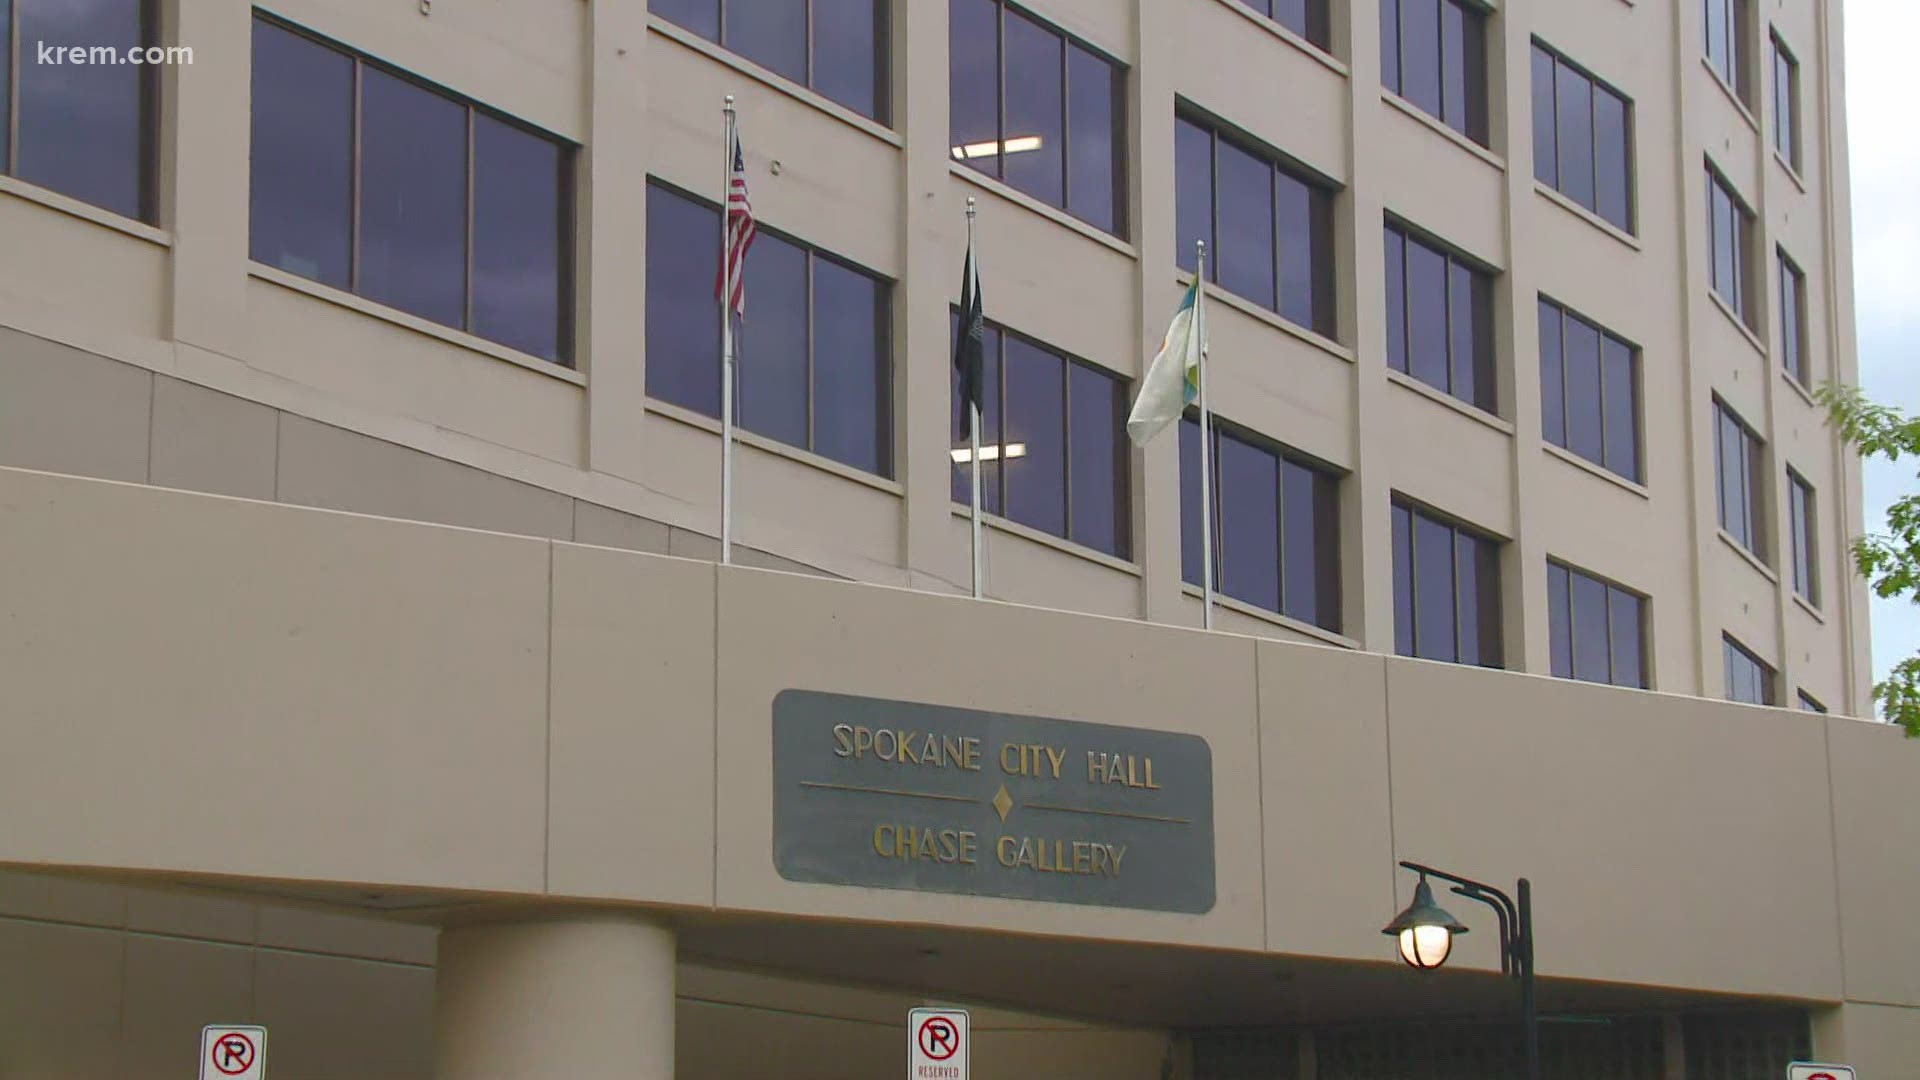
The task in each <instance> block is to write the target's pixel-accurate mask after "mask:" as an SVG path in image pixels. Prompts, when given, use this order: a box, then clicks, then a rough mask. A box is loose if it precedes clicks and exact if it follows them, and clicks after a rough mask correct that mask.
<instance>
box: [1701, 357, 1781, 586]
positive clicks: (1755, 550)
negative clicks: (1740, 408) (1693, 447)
mask: <svg viewBox="0 0 1920 1080" xmlns="http://www.w3.org/2000/svg"><path fill="white" fill-rule="evenodd" d="M1713 409H1714V428H1713V445H1714V451H1713V464H1714V476H1715V486H1714V490H1715V493H1716V496H1717V498H1716V506H1717V508H1718V520H1719V526H1720V531H1722V532H1724V533H1726V534H1727V535H1728V536H1729V537H1731V538H1732V539H1733V540H1734V542H1735V543H1737V544H1739V545H1740V547H1741V549H1742V550H1744V551H1746V552H1747V553H1748V554H1750V555H1752V556H1753V557H1754V558H1755V559H1758V560H1759V561H1760V562H1761V563H1762V564H1768V558H1769V555H1770V553H1771V550H1772V546H1771V545H1770V544H1769V543H1768V542H1767V540H1768V537H1767V530H1766V522H1767V521H1768V517H1767V514H1768V508H1769V505H1770V504H1771V502H1772V500H1771V499H1770V498H1769V497H1768V494H1769V493H1768V490H1767V489H1768V487H1769V485H1768V484H1767V482H1766V478H1767V476H1768V473H1767V465H1766V453H1767V443H1766V440H1765V439H1762V438H1761V437H1760V433H1759V432H1757V431H1755V430H1754V429H1753V426H1752V425H1751V424H1748V423H1747V421H1746V419H1745V418H1744V417H1742V416H1741V415H1740V414H1739V413H1738V412H1737V411H1735V410H1734V408H1733V406H1731V405H1729V404H1727V402H1726V399H1725V398H1722V397H1721V396H1720V395H1718V394H1715V395H1714V396H1713ZM1728 424H1732V425H1733V426H1734V427H1736V428H1738V429H1739V432H1740V446H1741V452H1740V461H1739V463H1738V470H1739V472H1740V478H1741V481H1742V484H1741V486H1742V487H1743V488H1744V489H1745V494H1744V500H1745V501H1744V507H1745V510H1746V520H1745V521H1744V522H1741V523H1740V524H1741V529H1740V530H1739V531H1735V530H1734V528H1733V527H1732V526H1731V525H1729V524H1728V522H1727V462H1726V460H1725V454H1726V436H1725V434H1724V429H1725V426H1726V425H1728Z"/></svg>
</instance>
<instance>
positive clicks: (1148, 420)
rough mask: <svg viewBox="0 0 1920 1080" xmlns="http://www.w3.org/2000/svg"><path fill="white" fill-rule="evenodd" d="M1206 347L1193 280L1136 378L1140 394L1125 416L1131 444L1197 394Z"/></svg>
mask: <svg viewBox="0 0 1920 1080" xmlns="http://www.w3.org/2000/svg"><path fill="white" fill-rule="evenodd" d="M1206 347H1207V327H1206V315H1205V313H1204V310H1203V304H1202V301H1201V296H1200V282H1199V280H1198V279H1196V280H1195V281H1194V283H1193V287H1192V288H1190V289H1188V290H1187V295H1186V297H1185V299H1183V300H1181V301H1180V308H1179V310H1178V311H1175V312H1174V313H1173V322H1172V323H1171V324H1169V325H1168V326H1167V338H1166V340H1165V341H1164V342H1162V343H1161V345H1160V352H1159V354H1158V355H1156V356H1155V357H1154V358H1153V363H1152V364H1149V365H1148V366H1147V377H1146V378H1144V379H1142V380H1140V396H1139V397H1137V398H1135V399H1133V412H1131V413H1130V414H1128V416H1127V437H1128V438H1130V439H1132V440H1133V444H1134V445H1135V446H1145V445H1147V442H1148V440H1150V439H1152V438H1153V437H1154V436H1155V435H1158V434H1159V433H1160V430H1161V429H1162V428H1164V427H1166V426H1167V425H1168V424H1171V423H1173V422H1174V421H1175V420H1178V419H1180V415H1181V414H1182V413H1184V412H1186V410H1187V406H1189V405H1191V404H1193V403H1194V401H1195V400H1196V399H1198V398H1199V396H1200V354H1201V352H1202V351H1204V350H1205V349H1206Z"/></svg>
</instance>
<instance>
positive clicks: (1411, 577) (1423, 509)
mask: <svg viewBox="0 0 1920 1080" xmlns="http://www.w3.org/2000/svg"><path fill="white" fill-rule="evenodd" d="M1390 507H1391V509H1390V510H1389V513H1388V520H1389V523H1390V525H1389V528H1390V531H1391V530H1392V528H1393V527H1392V525H1391V522H1392V513H1393V512H1394V511H1404V512H1405V513H1406V514H1407V515H1408V534H1409V540H1410V543H1409V546H1408V551H1407V564H1408V565H1407V582H1408V585H1409V587H1410V589H1411V591H1410V592H1409V593H1408V596H1407V602H1406V607H1407V612H1408V616H1409V618H1410V620H1411V625H1409V626H1408V627H1407V628H1406V633H1407V638H1408V641H1409V643H1410V644H1409V647H1410V648H1411V649H1412V650H1413V651H1411V652H1405V653H1403V652H1400V651H1399V637H1400V631H1399V627H1398V625H1397V623H1396V626H1395V633H1394V652H1395V654H1396V655H1399V656H1405V657H1410V658H1413V659H1420V660H1434V661H1436V662H1439V663H1451V664H1461V665H1463V666H1467V667H1482V668H1487V669H1489V670H1495V671H1504V670H1507V640H1506V638H1507V617H1506V598H1507V583H1506V580H1505V579H1506V562H1507V558H1506V551H1505V549H1506V547H1507V545H1508V541H1506V540H1503V539H1501V538H1500V537H1497V536H1495V535H1494V534H1492V533H1490V532H1487V531H1486V530H1485V529H1481V528H1479V527H1477V526H1474V525H1470V524H1468V523H1466V522H1465V521H1462V520H1461V519H1459V518H1457V517H1454V516H1453V515H1451V514H1448V513H1445V512H1443V511H1440V510H1436V509H1434V508H1433V507H1432V506H1431V505H1429V504H1427V503H1423V502H1420V501H1419V500H1417V499H1413V498H1409V497H1408V496H1406V495H1403V494H1401V493H1400V492H1397V491H1396V492H1394V493H1393V494H1392V497H1391V500H1390ZM1421 519H1425V520H1427V521H1429V522H1431V523H1433V524H1435V525H1438V526H1440V527H1441V528H1444V529H1446V530H1447V533H1448V549H1449V551H1450V552H1451V558H1450V559H1449V561H1448V567H1449V576H1450V577H1451V579H1452V585H1453V588H1452V592H1453V620H1452V621H1453V644H1454V659H1452V660H1444V659H1441V658H1439V657H1432V656H1426V655H1424V654H1422V653H1421V652H1420V591H1421V590H1420V570H1419V565H1420V556H1419V553H1418V552H1417V551H1415V550H1414V548H1417V547H1418V532H1419V530H1418V524H1419V522H1420V521H1421ZM1462 538H1465V539H1467V540H1471V541H1473V542H1475V543H1476V544H1484V545H1487V547H1488V548H1489V549H1490V552H1491V554H1492V556H1493V565H1494V570H1495V572H1494V573H1493V575H1492V576H1491V577H1487V576H1484V575H1480V574H1478V573H1476V574H1475V578H1474V581H1475V584H1477V585H1480V586H1481V587H1482V588H1483V589H1488V588H1490V590H1491V595H1490V596H1487V595H1482V596H1476V597H1475V598H1474V614H1475V615H1477V616H1479V618H1480V628H1481V629H1484V628H1485V627H1486V626H1487V625H1488V623H1487V621H1486V620H1487V619H1488V617H1489V612H1488V611H1486V610H1483V609H1482V601H1483V600H1488V599H1491V601H1492V604H1491V613H1490V614H1491V619H1492V622H1491V625H1492V626H1493V627H1494V628H1495V629H1497V630H1498V631H1499V634H1498V640H1497V641H1495V642H1494V645H1493V649H1492V652H1493V653H1494V659H1493V660H1492V661H1491V662H1489V661H1488V660H1487V659H1486V658H1485V656H1486V653H1487V651H1488V650H1487V648H1486V642H1485V640H1484V635H1482V634H1480V633H1479V632H1478V631H1477V630H1476V632H1475V640H1476V641H1477V642H1478V643H1479V645H1480V652H1481V654H1482V659H1480V660H1478V661H1475V662H1474V663H1472V664H1468V663H1467V662H1466V661H1463V660H1461V659H1459V645H1460V637H1461V625H1462V617H1463V610H1462V608H1463V605H1462V604H1461V591H1460V572H1459V560H1460V542H1461V540H1462ZM1391 541H1392V538H1391V537H1390V538H1389V543H1390V546H1393V547H1394V559H1395V564H1396V565H1395V567H1394V582H1395V585H1396V587H1397V585H1398V583H1399V580H1400V571H1399V566H1398V547H1397V545H1392V543H1391ZM1399 608H1400V603H1399V598H1398V597H1397V596H1396V597H1395V601H1394V609H1395V616H1396V619H1397V618H1398V612H1399Z"/></svg>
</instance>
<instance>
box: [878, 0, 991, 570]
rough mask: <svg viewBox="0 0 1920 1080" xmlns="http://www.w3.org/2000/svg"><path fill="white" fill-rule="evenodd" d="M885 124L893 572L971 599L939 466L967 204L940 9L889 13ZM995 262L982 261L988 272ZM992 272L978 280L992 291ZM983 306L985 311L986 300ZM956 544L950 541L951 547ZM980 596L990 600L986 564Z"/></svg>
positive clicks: (933, 0)
mask: <svg viewBox="0 0 1920 1080" xmlns="http://www.w3.org/2000/svg"><path fill="white" fill-rule="evenodd" d="M893 43H894V48H893V56H894V65H895V71H894V75H893V87H894V96H893V105H894V109H893V123H894V128H895V130H897V131H898V132H900V134H901V136H902V137H903V138H904V139H905V140H906V150H905V155H904V158H903V161H902V164H901V183H902V184H904V185H905V193H904V198H902V199H901V202H902V204H903V205H904V206H905V207H906V215H907V216H906V227H905V229H904V230H903V231H902V232H901V234H900V244H901V256H900V265H901V266H902V267H903V268H904V273H903V274H902V275H901V285H900V288H899V289H898V290H897V292H898V293H900V294H901V295H900V296H899V297H898V298H897V299H896V301H895V305H896V306H895V308H894V313H895V319H896V322H895V325H894V361H893V373H894V374H893V377H894V385H895V389H894V399H893V400H894V434H893V445H894V446H895V448H897V450H898V451H899V457H898V459H897V460H896V462H895V468H894V477H895V478H896V479H898V480H900V481H901V482H902V483H904V484H905V485H906V489H907V497H906V503H905V515H906V516H905V520H904V528H903V529H902V534H901V535H902V544H903V548H902V551H901V563H902V565H904V566H905V567H906V568H907V572H908V581H909V582H910V583H911V584H912V585H913V587H915V588H921V589H930V590H934V591H942V592H946V591H960V590H963V589H964V590H965V591H967V592H969V593H970V592H971V591H972V588H973V586H972V581H973V578H972V573H973V571H972V559H971V555H970V554H969V549H968V547H967V540H966V534H965V533H964V532H962V531H960V530H957V529H955V528H954V524H953V487H952V483H951V476H952V471H953V462H952V460H951V459H949V458H948V457H947V428H948V425H949V420H948V415H949V414H948V411H947V410H948V409H949V408H951V407H952V406H951V391H950V390H949V385H950V382H949V380H950V378H951V375H950V374H949V373H950V372H951V371H952V370H953V367H952V364H951V361H950V359H949V358H950V357H951V355H952V354H951V352H950V349H951V347H952V346H951V339H950V336H949V333H950V332H949V331H948V329H947V327H948V325H949V323H948V319H947V310H948V309H947V305H949V304H951V303H955V302H957V301H958V300H959V299H960V262H961V259H962V257H963V256H962V252H963V251H964V250H965V248H966V227H967V226H966V221H967V219H966V202H965V200H964V198H961V197H956V196H955V195H954V194H952V192H953V189H954V185H953V183H952V182H951V181H950V180H949V179H948V176H947V162H948V160H949V159H948V153H947V83H948V79H947V4H946V0H911V2H910V3H903V4H895V5H894V6H893ZM993 259H994V254H993V253H992V252H984V253H983V254H982V261H983V262H984V263H985V264H986V265H987V266H988V267H989V268H990V267H992V265H993ZM992 274H993V271H992V270H991V269H988V270H987V271H986V272H985V273H983V274H982V275H981V276H982V277H983V278H986V279H987V284H985V285H984V286H983V288H984V289H986V290H989V291H990V290H992V289H993V287H994V286H993V283H992ZM988 303H992V301H991V300H989V301H988ZM956 541H958V542H957V543H956ZM987 591H988V593H989V595H991V594H992V592H993V568H992V563H991V562H989V563H988V568H987Z"/></svg>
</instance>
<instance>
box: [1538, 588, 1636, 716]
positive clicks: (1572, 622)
mask: <svg viewBox="0 0 1920 1080" xmlns="http://www.w3.org/2000/svg"><path fill="white" fill-rule="evenodd" d="M1555 570H1559V571H1560V572H1562V573H1563V574H1565V575H1566V576H1567V596H1566V605H1567V607H1566V610H1567V656H1568V662H1569V668H1568V671H1567V673H1566V674H1565V675H1562V674H1561V673H1560V672H1559V671H1554V672H1553V675H1554V677H1555V678H1561V679H1568V680H1571V681H1574V682H1586V683H1592V684H1593V685H1595V686H1617V687H1621V688H1623V689H1627V690H1651V689H1653V668H1652V660H1653V648H1652V645H1651V642H1650V641H1649V640H1648V639H1649V638H1650V637H1651V636H1652V633H1651V631H1652V624H1653V598H1652V597H1649V596H1648V595H1647V594H1646V593H1643V592H1641V591H1640V590H1638V589H1633V588H1629V587H1628V586H1626V585H1622V584H1620V583H1619V582H1617V581H1614V580H1613V579H1612V578H1607V577H1602V576H1600V575H1599V574H1595V573H1592V572H1591V571H1588V570H1583V569H1581V568H1580V567H1577V566H1575V565H1573V564H1572V563H1570V562H1567V561H1566V560H1564V559H1557V558H1554V557H1553V556H1551V555H1549V556H1547V588H1548V590H1549V593H1548V596H1547V640H1548V649H1547V651H1548V654H1549V661H1550V663H1555V664H1557V663H1558V661H1559V650H1558V648H1556V647H1555V646H1554V645H1553V638H1554V635H1555V634H1556V633H1557V632H1558V630H1559V626H1558V624H1557V622H1556V620H1555V619H1554V617H1553V599H1554V598H1553V595H1552V592H1551V590H1552V589H1553V572H1554V571H1555ZM1576 576H1578V577H1582V578H1585V579H1587V580H1588V581H1592V582H1594V583H1596V584H1598V585H1600V586H1602V587H1603V588H1604V589H1605V590H1606V592H1605V593H1604V595H1605V597H1606V603H1607V610H1606V623H1607V681H1606V682H1604V683H1602V682H1595V681H1594V680H1592V679H1582V678H1580V676H1579V675H1577V674H1575V673H1574V668H1576V667H1577V666H1578V664H1577V658H1578V657H1579V655H1580V639H1579V633H1580V619H1579V617H1578V616H1577V615H1576V614H1575V613H1574V610H1573V579H1574V577H1576ZM1616 593H1617V594H1620V595H1622V596H1627V597H1631V598H1632V599H1633V600H1634V601H1636V602H1637V604H1638V610H1639V613H1640V625H1639V626H1638V627H1637V628H1636V629H1635V631H1634V640H1635V641H1636V643H1638V645H1639V646H1640V655H1639V656H1638V657H1636V658H1635V663H1636V664H1637V665H1638V666H1639V671H1640V681H1639V682H1637V683H1623V682H1619V681H1616V676H1615V674H1614V673H1615V672H1616V671H1618V669H1619V667H1620V659H1619V657H1618V656H1616V655H1615V654H1614V649H1613V641H1614V628H1613V598H1614V595H1615V594H1616Z"/></svg>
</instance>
